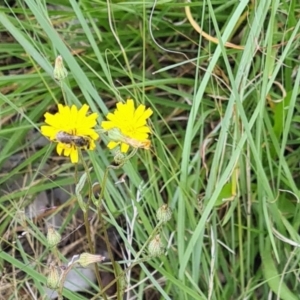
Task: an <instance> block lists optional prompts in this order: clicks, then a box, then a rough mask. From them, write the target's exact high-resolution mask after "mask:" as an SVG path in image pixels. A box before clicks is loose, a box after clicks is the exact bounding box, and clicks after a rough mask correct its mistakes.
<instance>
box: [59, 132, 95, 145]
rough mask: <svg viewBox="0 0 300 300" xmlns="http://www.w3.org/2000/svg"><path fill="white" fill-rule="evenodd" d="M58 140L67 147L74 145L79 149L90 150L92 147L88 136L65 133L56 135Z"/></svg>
mask: <svg viewBox="0 0 300 300" xmlns="http://www.w3.org/2000/svg"><path fill="white" fill-rule="evenodd" d="M56 140H57V141H58V142H60V143H63V144H67V145H74V146H75V147H78V148H84V149H88V148H89V147H90V138H89V137H87V136H80V135H72V134H69V133H67V132H64V131H59V132H58V133H57V134H56Z"/></svg>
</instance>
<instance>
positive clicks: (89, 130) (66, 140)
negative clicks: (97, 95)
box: [41, 104, 99, 163]
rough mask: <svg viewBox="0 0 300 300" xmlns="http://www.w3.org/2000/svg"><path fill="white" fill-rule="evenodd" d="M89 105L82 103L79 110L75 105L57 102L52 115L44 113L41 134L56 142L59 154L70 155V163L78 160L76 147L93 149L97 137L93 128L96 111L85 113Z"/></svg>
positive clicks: (96, 115) (95, 122)
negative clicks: (56, 107) (56, 108)
mask: <svg viewBox="0 0 300 300" xmlns="http://www.w3.org/2000/svg"><path fill="white" fill-rule="evenodd" d="M88 110H89V106H88V105H86V104H84V105H83V106H82V107H81V108H80V109H79V110H78V109H77V107H76V106H75V105H72V106H71V107H70V106H67V105H66V106H64V105H62V104H58V112H57V113H56V114H54V115H52V114H50V113H45V115H44V116H45V123H46V124H48V125H44V126H41V132H42V134H43V135H44V136H45V137H47V138H48V139H49V140H50V141H54V142H57V146H56V151H57V153H58V154H59V155H62V154H63V155H64V156H70V158H71V162H72V163H77V162H78V149H85V150H94V149H95V148H96V145H95V141H96V140H97V139H98V138H99V135H98V133H96V131H95V130H94V129H93V127H94V126H95V125H96V124H97V121H96V119H97V117H98V114H97V113H92V114H90V115H88V116H87V115H86V114H87V112H88Z"/></svg>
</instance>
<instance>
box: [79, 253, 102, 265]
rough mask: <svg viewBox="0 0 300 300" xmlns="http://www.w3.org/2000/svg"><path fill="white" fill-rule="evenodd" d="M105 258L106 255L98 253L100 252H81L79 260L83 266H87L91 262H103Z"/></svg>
mask: <svg viewBox="0 0 300 300" xmlns="http://www.w3.org/2000/svg"><path fill="white" fill-rule="evenodd" d="M103 260H105V257H104V256H102V255H98V254H90V253H86V252H85V253H82V254H80V257H79V259H78V260H77V262H78V263H79V264H80V265H81V266H82V267H84V268H85V267H86V266H88V265H90V264H93V263H96V262H101V261H103Z"/></svg>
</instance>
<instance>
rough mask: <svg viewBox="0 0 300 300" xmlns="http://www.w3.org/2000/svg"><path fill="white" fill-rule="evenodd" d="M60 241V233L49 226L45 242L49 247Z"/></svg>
mask: <svg viewBox="0 0 300 300" xmlns="http://www.w3.org/2000/svg"><path fill="white" fill-rule="evenodd" d="M60 241H61V235H60V234H59V233H58V232H57V231H56V230H55V229H54V228H53V227H49V228H48V232H47V242H48V245H49V247H54V246H56V245H57V244H58V243H59V242H60Z"/></svg>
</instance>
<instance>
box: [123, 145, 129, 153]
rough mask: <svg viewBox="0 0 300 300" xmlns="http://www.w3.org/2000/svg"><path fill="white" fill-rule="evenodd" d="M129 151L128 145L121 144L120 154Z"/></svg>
mask: <svg viewBox="0 0 300 300" xmlns="http://www.w3.org/2000/svg"><path fill="white" fill-rule="evenodd" d="M128 150H129V145H128V144H125V143H121V152H123V153H126V152H127V151H128Z"/></svg>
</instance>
